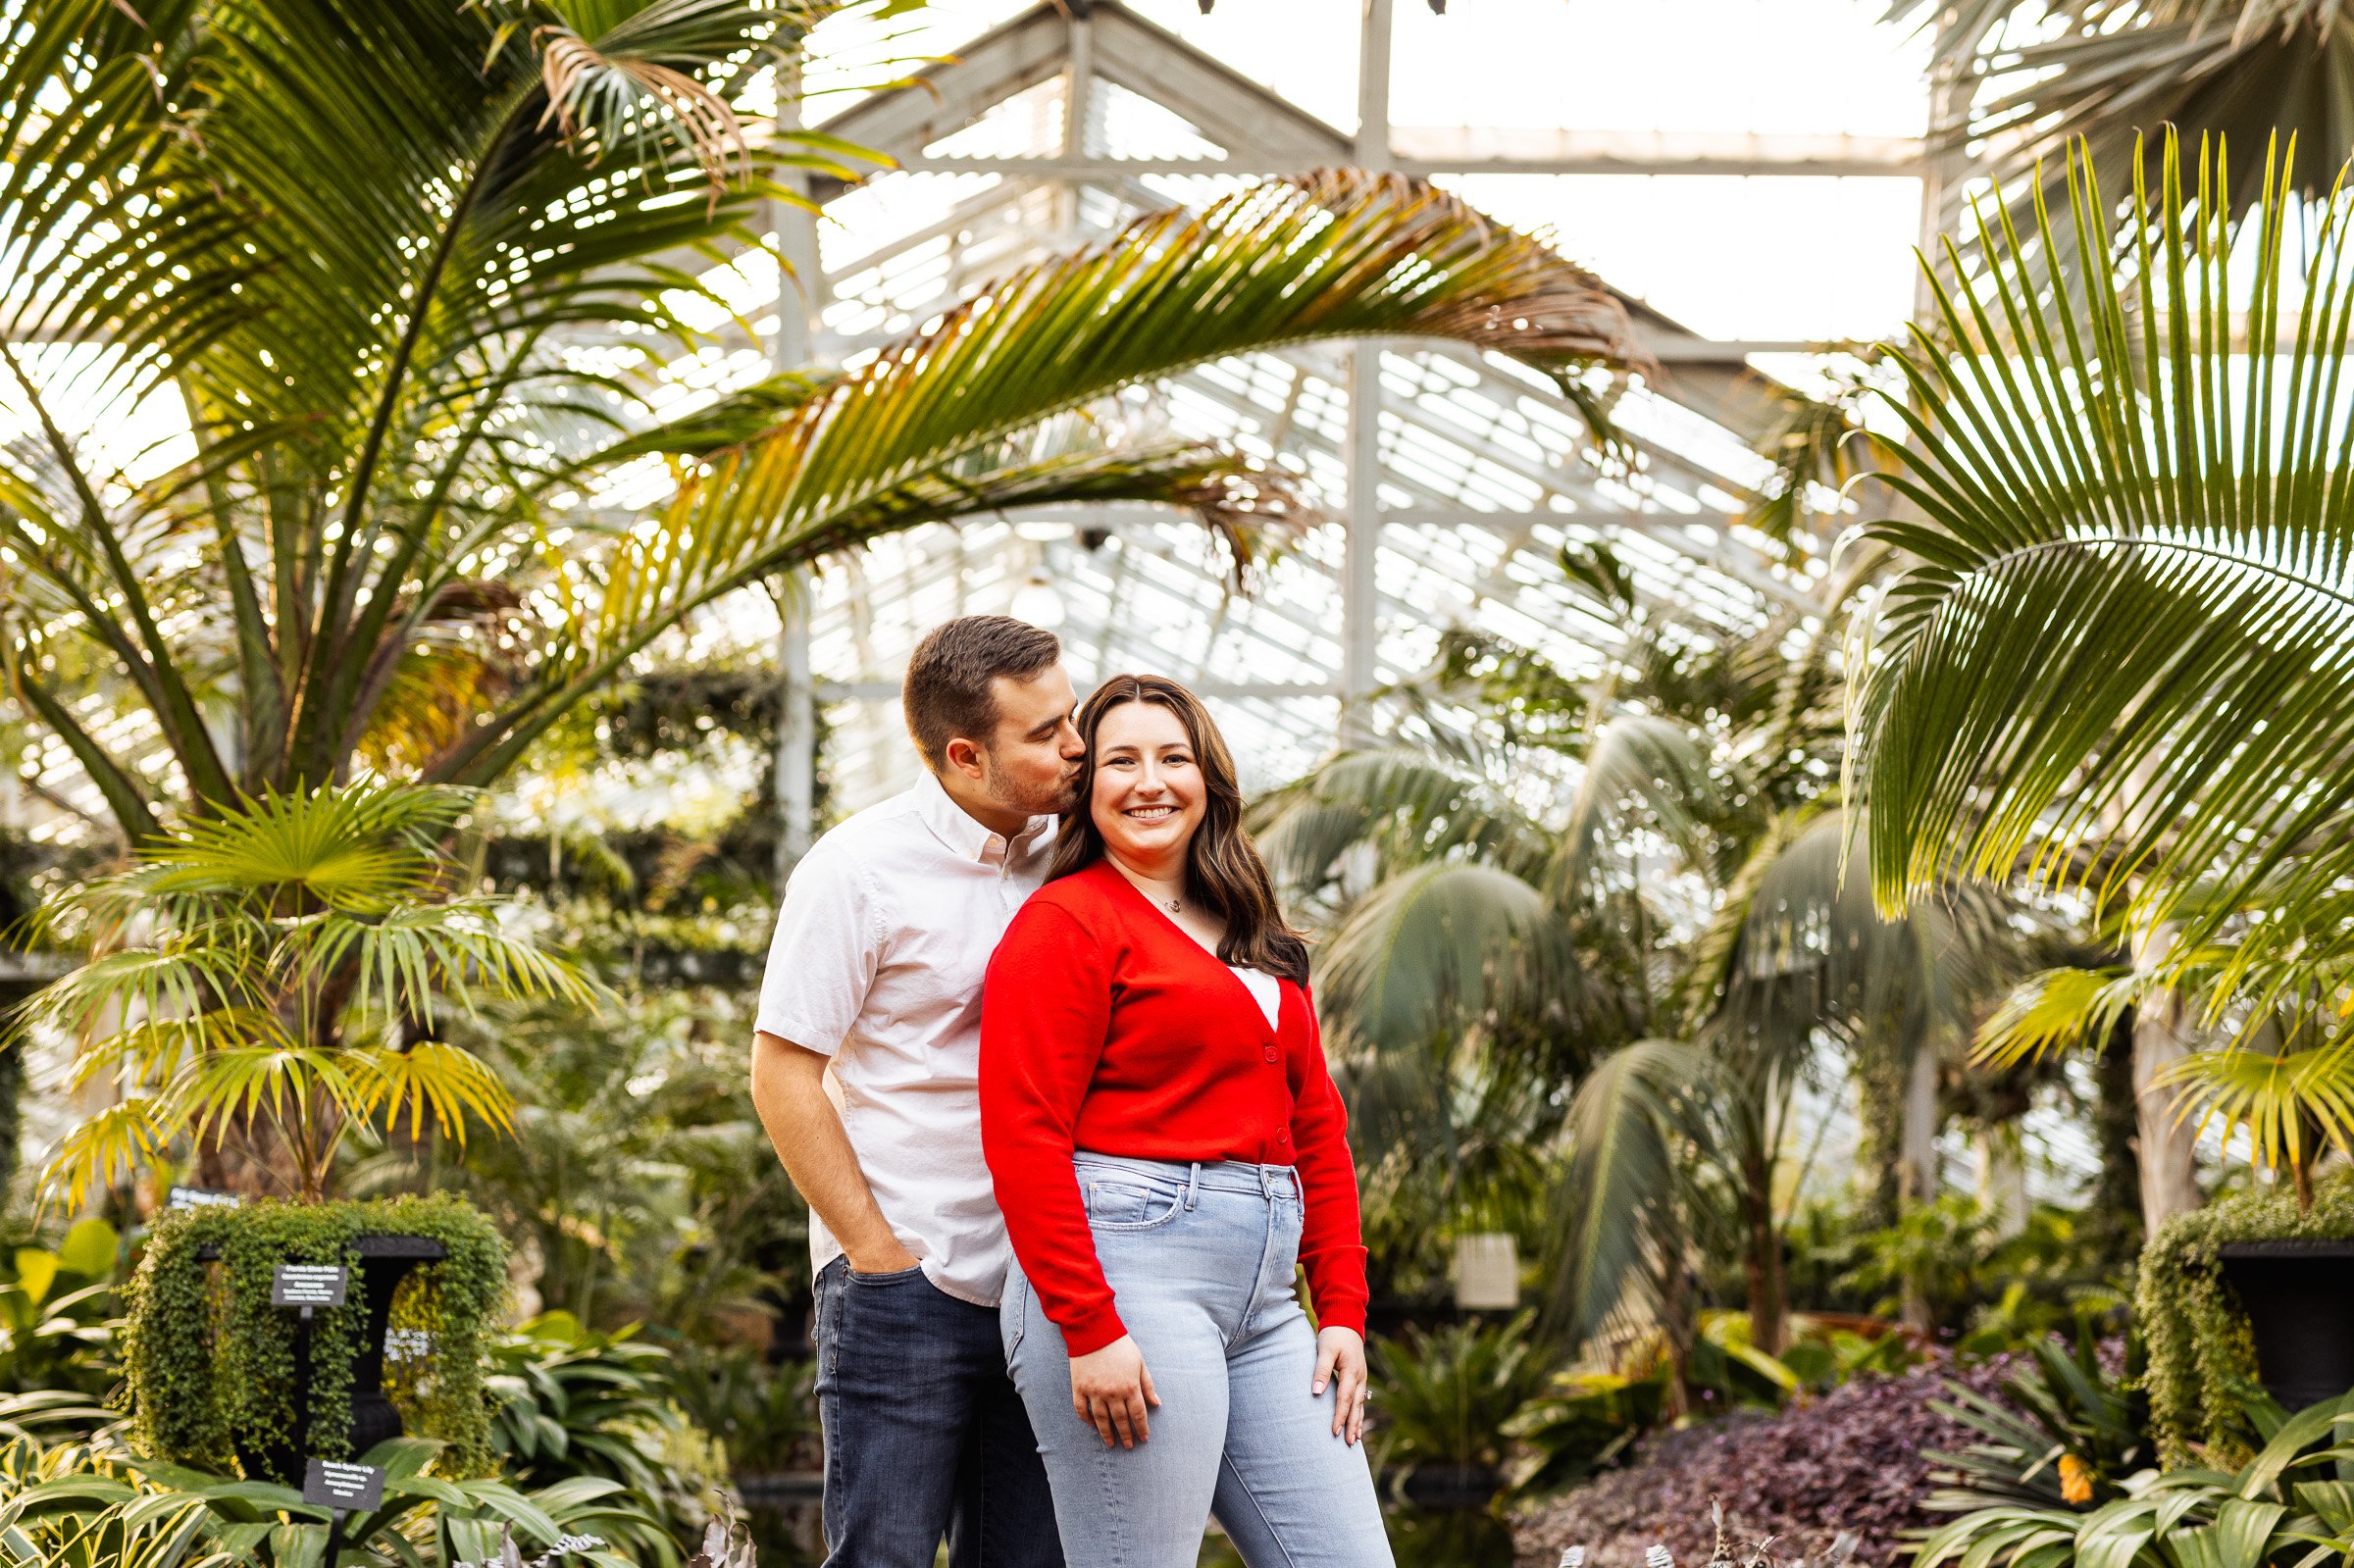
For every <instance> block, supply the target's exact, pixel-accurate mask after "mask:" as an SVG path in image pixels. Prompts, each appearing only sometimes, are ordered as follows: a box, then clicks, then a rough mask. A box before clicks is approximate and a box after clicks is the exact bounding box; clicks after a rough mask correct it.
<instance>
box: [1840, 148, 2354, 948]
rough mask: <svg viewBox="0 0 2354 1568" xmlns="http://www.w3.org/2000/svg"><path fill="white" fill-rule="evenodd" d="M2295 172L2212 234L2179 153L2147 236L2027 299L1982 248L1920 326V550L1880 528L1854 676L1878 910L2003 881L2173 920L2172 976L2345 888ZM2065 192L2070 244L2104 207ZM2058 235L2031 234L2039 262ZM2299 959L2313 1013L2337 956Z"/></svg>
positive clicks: (2314, 258)
mask: <svg viewBox="0 0 2354 1568" xmlns="http://www.w3.org/2000/svg"><path fill="white" fill-rule="evenodd" d="M2290 157H2291V154H2289V153H2277V154H2276V155H2275V156H2274V157H2273V158H2272V159H2271V161H2270V162H2269V163H2268V165H2267V169H2268V175H2267V182H2266V195H2265V199H2264V201H2263V203H2262V205H2261V208H2260V213H2259V216H2258V217H2257V218H2255V219H2252V220H2251V221H2250V223H2249V224H2247V225H2246V226H2243V227H2242V228H2240V229H2238V230H2236V231H2234V230H2233V229H2232V228H2229V227H2228V225H2227V222H2226V217H2227V212H2228V205H2227V203H2226V202H2224V201H2223V200H2222V183H2223V181H2224V179H2225V178H2226V173H2227V171H2226V168H2225V166H2224V165H2223V164H2222V162H2221V159H2220V156H2219V157H2217V158H2212V159H2211V158H2208V157H2205V156H2203V157H2202V158H2201V160H2200V161H2199V163H2198V165H2197V167H2196V169H2195V171H2192V172H2190V173H2191V174H2192V175H2193V176H2195V177H2192V178H2191V179H2190V181H2189V182H2188V183H2186V182H2185V175H2186V172H2185V171H2184V170H2183V169H2182V168H2181V167H2180V164H2179V162H2178V160H2177V156H2176V153H2175V147H2174V143H2173V141H2172V138H2171V137H2170V138H2169V140H2168V142H2167V144H2166V152H2165V158H2164V177H2163V180H2162V183H2161V186H2160V188H2159V189H2158V190H2157V191H2155V192H2151V191H2149V190H2146V189H2137V190H2136V191H2135V193H2134V203H2133V210H2134V212H2135V214H2136V222H2137V226H2138V231H2139V232H2140V233H2141V234H2143V235H2144V236H2145V237H2143V238H2141V239H2140V240H2138V241H2137V242H2136V243H2135V244H2134V245H2133V246H2132V247H2131V248H2130V249H2129V250H2128V251H2127V252H2126V253H2125V254H2124V255H2122V256H2121V257H2120V258H2119V259H2118V262H2117V265H2116V266H2115V268H2114V269H2108V268H2098V267H2096V268H2077V269H2075V270H2074V272H2073V276H2067V277H2064V278H2063V279H2062V282H2061V283H2060V285H2059V286H2057V287H2054V288H2052V289H2049V290H2046V289H2044V288H2042V287H2041V286H2039V285H2038V284H2037V283H2036V282H2035V280H2034V277H2033V275H2032V273H2031V272H2030V271H2029V269H2028V268H2027V266H2026V264H2025V262H2024V260H2023V259H2022V250H2023V246H2022V242H2021V239H2020V238H2019V236H2018V234H2017V233H2016V232H2015V231H2013V230H2012V229H2011V228H2009V227H2007V225H2005V226H2001V227H1996V226H1992V225H1990V226H1989V227H1988V228H1987V230H1986V242H1987V246H1988V252H1989V254H1990V255H1991V256H1992V257H1993V258H1994V259H1995V260H1994V264H1993V266H1992V267H1991V269H1990V271H1989V274H1988V276H1987V278H1985V280H1984V282H1983V284H1982V285H1981V286H1980V288H1979V289H1978V291H1977V292H1976V293H1973V294H1964V295H1959V296H1957V295H1954V294H1951V293H1944V294H1941V295H1940V307H1939V309H1940V318H1941V325H1942V328H1943V332H1942V334H1937V335H1932V334H1931V333H1929V332H1925V331H1924V332H1919V333H1917V334H1916V337H1915V340H1914V343H1913V346H1912V348H1911V349H1910V350H1908V351H1906V352H1905V353H1904V355H1903V356H1902V362H1903V365H1904V369H1905V374H1906V378H1907V380H1908V382H1909V384H1910V387H1911V401H1910V403H1909V404H1900V405H1898V408H1899V412H1900V414H1901V416H1902V417H1903V418H1904V419H1905V420H1906V422H1907V423H1908V425H1909V427H1910V428H1911V430H1912V431H1913V436H1914V440H1913V444H1912V446H1911V447H1910V448H1909V449H1908V453H1907V463H1908V469H1909V472H1907V473H1906V474H1903V475H1900V476H1896V477H1892V479H1891V481H1890V482H1891V483H1892V484H1894V485H1896V486H1897V487H1898V488H1900V489H1901V490H1903V491H1904V493H1905V494H1906V495H1907V496H1908V498H1909V499H1910V500H1911V501H1912V502H1913V503H1914V504H1915V505H1916V506H1917V507H1918V508H1919V512H1920V514H1921V516H1922V518H1923V521H1920V522H1911V521H1888V522H1881V523H1877V524H1874V525H1872V526H1871V528H1870V530H1869V531H1870V533H1871V534H1872V535H1873V536H1874V537H1876V538H1879V539H1881V540H1883V541H1885V542H1887V543H1888V544H1890V545H1892V546H1894V547H1896V548H1898V549H1900V550H1902V551H1904V552H1906V553H1908V554H1909V555H1910V556H1911V558H1912V560H1913V563H1914V564H1912V565H1910V566H1909V567H1907V568H1906V569H1905V570H1904V571H1903V572H1902V573H1901V574H1900V575H1899V576H1898V577H1897V578H1896V579H1895V580H1894V581H1893V582H1891V583H1890V584H1889V585H1888V586H1887V588H1886V590H1885V592H1884V594H1883V595H1882V596H1881V598H1880V599H1879V601H1878V603H1877V605H1876V606H1875V607H1873V608H1872V609H1871V610H1870V611H1869V612H1868V613H1867V614H1864V615H1862V616H1860V617H1859V620H1858V625H1857V631H1856V633H1855V640H1856V646H1855V647H1853V648H1851V650H1850V657H1851V663H1850V666H1849V667H1850V668H1851V669H1857V670H1863V671H1866V672H1867V673H1866V675H1865V677H1864V679H1863V680H1862V681H1861V682H1860V683H1858V684H1857V686H1856V687H1855V688H1854V697H1853V705H1852V707H1851V718H1850V725H1851V734H1852V740H1853V745H1852V748H1851V752H1850V759H1849V783H1850V799H1851V800H1853V801H1854V802H1856V804H1857V805H1858V806H1859V808H1867V807H1868V822H1869V831H1868V846H1869V865H1870V871H1871V885H1872V890H1873V892H1874V894H1875V896H1876V897H1877V898H1878V900H1879V901H1880V903H1881V906H1882V907H1883V908H1885V909H1888V910H1891V911H1894V910H1900V909H1903V908H1905V907H1907V906H1908V904H1909V903H1910V902H1911V901H1912V900H1913V899H1914V898H1916V897H1917V896H1918V895H1919V893H1920V892H1921V891H1922V890H1923V889H1925V888H1927V887H1930V886H1932V885H1939V884H1942V883H1945V882H1948V881H1949V880H1951V879H1953V878H1956V877H1982V876H1995V877H2004V876H2008V875H2010V874H2011V873H2012V871H2013V870H2014V868H2015V867H2023V869H2024V871H2025V873H2026V875H2027V876H2028V877H2029V878H2030V879H2031V880H2032V881H2034V882H2036V883H2039V884H2042V885H2051V886H2062V885H2073V886H2081V887H2083V888H2084V889H2085V890H2087V891H2088V892H2089V893H2090V894H2091V895H2092V896H2093V898H2094V899H2095V901H2096V905H2097V906H2098V908H2099V909H2101V910H2106V911H2114V912H2117V913H2120V914H2121V915H2122V916H2123V918H2124V919H2125V920H2126V921H2127V922H2128V924H2129V925H2130V926H2131V927H2133V928H2134V929H2141V930H2146V929H2154V928H2155V927H2157V926H2159V925H2161V924H2165V923H2167V922H2169V921H2173V920H2176V919H2177V917H2178V922H2179V926H2180V932H2181V935H2180V945H2179V946H2178V948H2177V949H2176V950H2177V952H2179V953H2181V954H2183V955H2185V956H2184V957H2183V958H2182V959H2180V960H2179V961H2178V963H2187V962H2189V958H2188V956H2187V955H2190V954H2192V953H2196V952H2200V951H2203V950H2205V949H2207V947H2208V945H2209V944H2210V943H2211V942H2212V941H2213V940H2214V939H2215V938H2216V937H2217V936H2219V934H2221V933H2224V932H2226V930H2227V929H2229V928H2230V927H2231V925H2232V923H2233V921H2234V920H2235V919H2239V918H2242V917H2243V916H2244V913H2245V912H2246V911H2247V910H2249V909H2250V908H2252V907H2259V906H2260V905H2271V906H2273V907H2278V908H2286V909H2296V908H2300V907H2305V906H2308V905H2310V904H2312V903H2313V902H2314V901H2315V900H2317V899H2320V898H2321V897H2323V896H2324V895H2325V891H2326V889H2328V888H2331V887H2333V886H2335V885H2337V884H2338V883H2339V881H2340V880H2341V879H2342V878H2343V877H2344V876H2345V875H2346V874H2347V872H2348V871H2349V869H2354V848H2350V847H2349V844H2350V843H2354V840H2349V839H2348V838H2347V836H2346V835H2344V834H2343V833H2342V832H2341V831H2338V827H2337V825H2339V824H2342V823H2343V822H2344V821H2346V820H2347V819H2348V814H2349V812H2354V752H2350V751H2349V750H2348V749H2347V748H2346V747H2345V746H2344V745H2343V743H2342V736H2343V734H2344V733H2345V731H2346V728H2347V726H2348V725H2349V724H2350V723H2354V596H2349V594H2348V593H2347V592H2346V590H2345V586H2344V584H2345V583H2346V582H2347V581H2348V580H2349V568H2350V566H2354V490H2350V489H2349V486H2354V466H2349V465H2348V464H2347V463H2346V461H2345V459H2344V455H2343V454H2344V452H2345V451H2346V450H2347V449H2348V442H2349V440H2350V439H2354V405H2349V404H2348V403H2347V401H2346V399H2345V398H2344V397H2342V396H2341V395H2339V390H2338V389H2339V387H2340V380H2339V378H2340V376H2341V373H2342V372H2343V370H2344V368H2345V357H2346V353H2347V327H2348V321H2349V313H2350V312H2354V278H2347V276H2346V261H2347V259H2348V257H2347V252H2348V246H2347V222H2348V218H2349V216H2350V204H2349V202H2348V200H2347V198H2346V197H2345V195H2343V194H2342V193H2341V194H2338V195H2333V196H2332V197H2331V198H2330V199H2329V201H2328V203H2327V204H2325V206H2324V207H2323V208H2322V209H2321V210H2320V211H2319V212H2317V213H2315V214H2313V215H2312V222H2311V227H2310V229H2309V232H2310V234H2311V236H2312V237H2311V239H2310V242H2309V244H2308V245H2307V247H2306V258H2307V259H2306V260H2305V262H2304V263H2303V265H2302V268H2301V277H2299V276H2296V273H2295V272H2293V271H2292V269H2294V268H2295V263H2294V260H2293V256H2294V252H2293V248H2292V246H2291V245H2290V243H2289V241H2290V237H2291V228H2292V227H2293V226H2294V225H2296V224H2298V223H2300V222H2303V219H2302V218H2301V217H2300V214H2301V212H2302V209H2300V207H2299V206H2298V204H2297V203H2296V202H2295V201H2294V200H2293V199H2291V194H2290V193H2291V191H2292V190H2293V188H2294V187H2293V181H2292V179H2291V177H2290V173H2289V167H2290ZM2071 168H2072V179H2073V184H2072V187H2071V196H2072V203H2073V214H2074V225H2075V227H2076V228H2077V229H2079V230H2081V231H2084V232H2086V233H2088V234H2089V233H2092V232H2095V231H2097V229H2098V228H2099V226H2100V225H2101V224H2102V223H2103V222H2104V221H2105V219H2104V216H2103V215H2105V214H2106V213H2107V212H2108V211H2109V208H2108V206H2107V205H2106V198H2104V197H2103V195H2102V194H2101V190H2100V186H2099V183H2098V180H2097V178H2096V177H2094V175H2093V173H2092V172H2091V171H2089V170H2087V169H2086V168H2085V167H2084V165H2083V162H2082V158H2081V155H2080V154H2079V155H2078V156H2077V157H2076V158H2075V159H2074V160H2073V161H2072V165H2071ZM2053 232H2054V227H2053V224H2052V221H2051V219H2050V218H2049V216H2048V215H2045V214H2042V213H2040V212H2039V214H2038V218H2037V228H2036V235H2037V238H2036V243H2037V244H2038V245H2041V246H2044V247H2045V248H2048V245H2049V241H2050V240H2051V238H2052V235H2053ZM2084 253H2085V254H2087V255H2096V256H2097V255H2105V254H2106V251H2105V249H2104V248H2103V247H2102V246H2099V245H2092V246H2089V247H2087V249H2086V250H2085V252H2084ZM2242 298H2244V299H2245V300H2246V302H2247V303H2246V308H2245V312H2244V317H2245V321H2246V323H2247V333H2248V336H2249V337H2250V339H2251V340H2253V341H2254V342H2255V343H2257V344H2258V345H2260V347H2259V351H2258V352H2256V353H2255V354H2253V355H2252V356H2251V355H2246V354H2243V352H2242V350H2241V348H2240V347H2239V345H2238V344H2237V342H2236V341H2235V340H2234V336H2233V331H2234V329H2233V326H2232V321H2233V318H2234V314H2235V311H2237V306H2236V304H2235V303H2234V302H2235V301H2238V300H2240V299H2242ZM2133 322H2139V323H2145V324H2152V329H2149V330H2136V329H2129V328H2128V324H2129V323H2133ZM2277 339H2279V340H2282V341H2284V342H2286V343H2287V344H2288V346H2287V347H2286V348H2285V349H2284V350H2283V351H2281V352H2279V353H2277V354H2276V353H2271V352H2265V351H2263V350H2262V345H2268V344H2271V343H2274V342H2275V341H2276V340H2277ZM1947 340H1950V341H1947ZM2306 936H2307V937H2308V938H2309V945H2308V946H2307V947H2306V948H2305V949H2304V950H2303V954H2302V960H2301V961H2302V963H2303V964H2304V975H2305V977H2306V979H2307V980H2308V981H2310V982H2312V983H2314V984H2318V985H2320V986H2322V988H2323V989H2324V990H2325V991H2328V990H2330V989H2331V988H2332V982H2330V980H2329V978H2328V977H2330V976H2332V975H2336V974H2340V973H2342V971H2343V967H2344V963H2345V959H2346V955H2347V953H2348V951H2349V942H2350V941H2354V934H2350V933H2348V932H2346V931H2343V930H2338V931H2309V932H2307V933H2306ZM2177 967H2178V966H2177Z"/></svg>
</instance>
